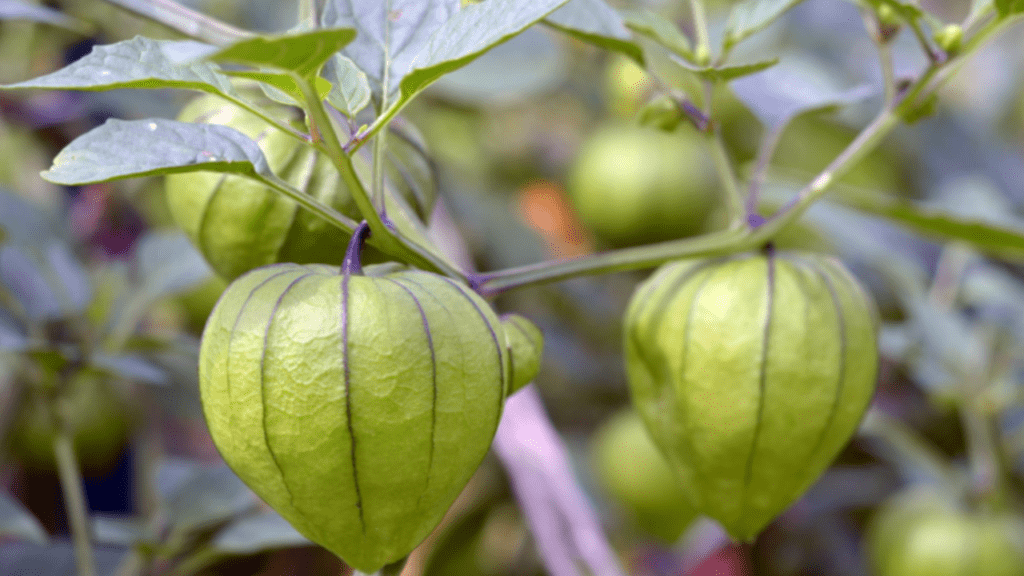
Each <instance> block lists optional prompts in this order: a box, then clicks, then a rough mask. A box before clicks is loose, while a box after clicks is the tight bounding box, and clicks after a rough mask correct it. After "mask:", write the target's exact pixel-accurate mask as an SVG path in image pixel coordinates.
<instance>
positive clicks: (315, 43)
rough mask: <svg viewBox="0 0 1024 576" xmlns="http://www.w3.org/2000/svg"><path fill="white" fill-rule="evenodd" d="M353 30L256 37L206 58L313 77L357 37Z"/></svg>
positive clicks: (320, 30)
mask: <svg viewBox="0 0 1024 576" xmlns="http://www.w3.org/2000/svg"><path fill="white" fill-rule="evenodd" d="M355 36H356V31H355V30H354V29H352V28H327V29H319V30H309V31H303V32H293V33H288V34H282V35H279V36H256V37H254V38H249V39H247V40H242V41H241V42H237V43H235V44H232V45H231V46H228V47H226V48H222V49H216V50H213V51H211V52H210V53H209V54H208V55H207V56H206V58H207V59H209V60H216V61H222V62H234V63H236V64H245V65H248V66H256V67H261V66H267V67H270V68H276V69H278V70H284V71H288V72H296V73H298V74H299V75H300V76H302V77H304V78H312V77H313V76H315V75H316V73H317V72H319V71H320V68H321V67H323V65H324V62H326V61H327V59H328V58H330V57H331V56H332V55H334V54H335V53H336V52H338V51H339V50H341V49H342V48H344V47H345V46H346V45H348V44H349V43H350V42H352V39H353V38H355Z"/></svg>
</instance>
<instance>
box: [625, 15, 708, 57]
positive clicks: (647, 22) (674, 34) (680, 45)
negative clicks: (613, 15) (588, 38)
mask: <svg viewBox="0 0 1024 576" xmlns="http://www.w3.org/2000/svg"><path fill="white" fill-rule="evenodd" d="M625 18H626V26H628V27H629V28H630V30H633V31H634V32H636V33H637V34H642V35H644V36H646V37H648V38H650V39H651V40H654V41H655V42H657V43H658V44H660V45H661V46H663V47H665V48H666V49H668V50H669V51H670V52H672V53H674V54H675V55H677V56H679V57H680V58H682V59H683V60H686V61H687V62H690V63H691V64H693V65H696V60H695V59H694V57H693V48H692V46H691V44H690V39H689V38H687V37H686V34H684V33H683V32H682V31H681V30H680V29H679V27H678V26H676V24H675V22H672V21H671V20H669V19H668V18H665V17H664V16H662V15H660V14H657V13H654V12H651V11H649V10H642V11H640V12H627V13H626V14H625Z"/></svg>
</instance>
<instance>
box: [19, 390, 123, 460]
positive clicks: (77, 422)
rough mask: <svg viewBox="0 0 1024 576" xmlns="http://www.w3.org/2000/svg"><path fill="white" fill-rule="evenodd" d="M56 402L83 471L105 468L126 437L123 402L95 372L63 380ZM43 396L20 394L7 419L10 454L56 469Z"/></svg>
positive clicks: (51, 429) (52, 429)
mask: <svg viewBox="0 0 1024 576" xmlns="http://www.w3.org/2000/svg"><path fill="white" fill-rule="evenodd" d="M60 406H61V407H62V408H63V410H64V412H65V418H66V419H67V422H68V425H69V426H70V428H71V436H72V444H73V445H74V449H75V454H76V455H77V456H78V460H79V462H80V464H81V466H82V469H83V472H84V473H85V474H86V475H91V474H99V473H102V472H105V471H107V470H109V469H110V468H111V467H112V466H113V465H114V464H115V459H116V457H117V455H118V454H120V453H121V449H122V448H124V445H125V443H126V442H127V441H128V436H129V433H130V428H131V418H130V417H129V413H128V407H127V405H126V403H125V401H124V400H123V399H122V398H121V397H120V396H119V395H118V394H117V393H116V392H115V391H114V390H113V389H112V388H111V387H110V385H109V384H107V383H106V382H105V381H103V379H102V378H101V377H100V376H97V375H95V374H89V373H81V374H79V375H78V376H76V377H75V378H73V379H72V380H71V381H70V382H68V383H67V390H66V395H65V396H64V398H63V399H62V402H61V403H60ZM49 410H50V409H49V407H48V406H47V405H46V400H45V399H44V398H42V397H41V396H39V395H36V394H32V395H26V396H25V397H24V400H23V402H22V404H21V406H20V407H19V409H18V412H17V416H16V417H15V419H14V422H13V423H12V428H11V433H10V436H9V437H8V443H9V447H10V451H11V455H12V456H13V457H14V458H15V459H16V460H17V461H18V462H19V463H21V464H22V465H23V466H26V467H28V468H33V469H39V470H56V469H57V464H56V461H55V460H54V455H53V441H54V439H55V437H56V431H55V430H54V428H53V424H52V420H51V418H50V415H49V414H48V412H49Z"/></svg>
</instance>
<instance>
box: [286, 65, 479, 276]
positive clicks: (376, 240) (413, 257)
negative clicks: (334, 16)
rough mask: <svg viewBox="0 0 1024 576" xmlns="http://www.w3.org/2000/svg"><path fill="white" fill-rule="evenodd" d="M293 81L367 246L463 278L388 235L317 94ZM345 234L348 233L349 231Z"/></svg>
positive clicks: (413, 245)
mask: <svg viewBox="0 0 1024 576" xmlns="http://www.w3.org/2000/svg"><path fill="white" fill-rule="evenodd" d="M293 78H294V79H295V81H296V83H297V84H298V85H299V87H300V88H301V89H302V93H303V95H304V96H305V98H306V107H307V111H308V112H309V115H310V119H311V120H312V124H313V125H314V126H315V128H316V130H317V131H318V132H319V138H320V141H321V142H322V143H323V145H324V146H325V147H326V152H327V155H328V157H329V158H330V159H331V161H332V162H333V163H334V165H335V167H336V168H337V169H338V172H339V173H340V174H341V177H342V180H343V181H344V182H345V185H346V186H348V189H349V193H350V194H351V195H352V199H353V200H354V201H355V203H356V206H357V207H358V208H359V212H360V213H361V214H362V215H363V218H364V219H365V220H366V222H367V224H369V226H370V230H371V231H372V232H373V235H372V236H371V239H372V240H371V244H373V245H374V246H375V247H377V248H379V249H380V250H382V251H383V252H386V253H387V254H389V255H391V256H394V257H395V258H396V259H398V260H401V261H403V262H407V263H409V264H412V265H414V266H417V267H419V268H424V269H427V270H432V271H435V272H440V273H442V274H445V275H447V276H451V277H453V278H462V277H463V275H462V274H461V273H460V272H459V271H458V270H456V269H454V268H452V267H451V266H450V265H449V264H447V263H446V262H445V261H444V260H442V259H441V258H439V257H437V256H435V255H434V254H432V253H430V252H429V251H428V250H426V249H424V248H423V247H422V246H419V245H418V244H416V243H414V242H411V241H409V240H408V239H407V238H405V237H403V236H401V235H400V234H399V233H397V232H395V231H392V229H391V228H390V227H389V226H387V225H386V224H385V223H384V220H383V219H382V218H381V215H380V213H378V212H377V210H376V209H375V208H374V206H373V201H372V199H371V198H370V195H369V194H368V193H367V191H366V188H365V187H364V186H363V183H362V182H361V181H360V180H359V176H358V175H357V174H356V170H355V167H354V166H353V165H352V159H351V158H350V157H349V155H348V154H346V152H345V149H344V147H343V146H342V144H341V140H339V139H338V134H337V132H336V131H335V130H334V124H333V123H332V122H331V119H330V117H329V116H328V115H327V109H326V108H324V103H323V101H321V100H320V96H319V95H318V94H317V92H316V90H315V89H314V87H313V85H312V83H311V82H309V81H308V80H307V79H305V78H303V77H301V76H298V75H294V76H293ZM354 228H355V227H354V226H353V229H354ZM349 232H350V233H351V230H349Z"/></svg>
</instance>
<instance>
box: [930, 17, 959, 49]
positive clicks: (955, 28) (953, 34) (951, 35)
mask: <svg viewBox="0 0 1024 576" xmlns="http://www.w3.org/2000/svg"><path fill="white" fill-rule="evenodd" d="M932 37H933V38H934V39H935V43H936V44H938V45H939V48H942V49H943V50H945V51H946V54H948V55H949V56H955V55H956V54H957V53H958V52H960V47H961V46H962V45H963V41H964V29H963V28H961V27H960V25H959V24H946V25H945V26H943V27H942V29H941V30H939V31H937V32H936V33H935V34H934V36H932Z"/></svg>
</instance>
